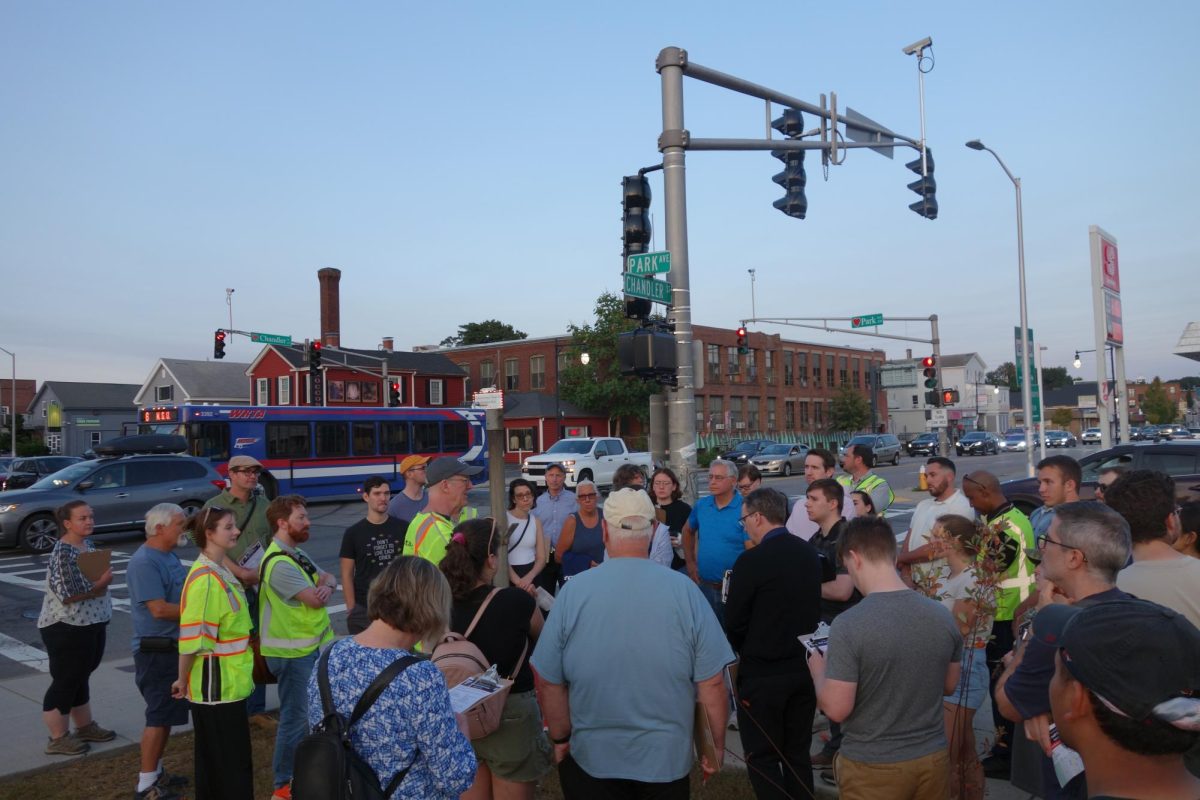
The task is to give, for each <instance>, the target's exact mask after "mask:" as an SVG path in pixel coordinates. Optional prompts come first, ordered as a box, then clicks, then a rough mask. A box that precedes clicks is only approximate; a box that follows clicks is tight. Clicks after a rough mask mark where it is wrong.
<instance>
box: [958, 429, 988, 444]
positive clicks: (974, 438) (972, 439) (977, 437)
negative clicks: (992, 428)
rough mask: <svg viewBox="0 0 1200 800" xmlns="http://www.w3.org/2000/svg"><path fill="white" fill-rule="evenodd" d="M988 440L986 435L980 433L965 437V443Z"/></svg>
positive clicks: (969, 434)
mask: <svg viewBox="0 0 1200 800" xmlns="http://www.w3.org/2000/svg"><path fill="white" fill-rule="evenodd" d="M986 438H987V434H986V433H979V432H978V431H973V432H971V433H968V434H967V435H966V436H964V437H963V441H964V442H975V441H978V440H980V439H986Z"/></svg>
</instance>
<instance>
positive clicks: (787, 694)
mask: <svg viewBox="0 0 1200 800" xmlns="http://www.w3.org/2000/svg"><path fill="white" fill-rule="evenodd" d="M786 520H787V497H786V496H784V495H783V494H781V493H780V492H778V491H776V490H774V489H756V490H754V491H753V492H751V493H750V494H749V495H747V496H746V498H745V501H744V504H743V506H742V524H743V526H744V527H745V530H746V533H747V535H749V536H750V538H751V540H753V541H754V543H755V545H756V546H755V547H753V548H751V549H749V550H747V551H746V552H744V553H742V554H741V555H740V556H738V559H737V561H736V562H734V565H733V575H732V577H731V578H730V580H729V597H728V599H727V600H726V604H725V633H726V635H727V636H728V637H729V643H730V644H732V645H733V649H734V650H735V651H737V653H738V655H739V656H740V658H741V661H740V663H739V665H738V676H737V692H738V700H739V702H738V729H739V730H740V732H741V736H742V746H743V747H744V748H745V752H746V762H747V764H748V765H749V771H750V785H751V786H753V787H754V794H755V796H756V797H758V798H759V800H763V799H764V798H786V797H811V796H812V792H813V783H812V766H811V764H810V762H809V755H808V754H809V746H810V745H811V743H812V723H813V715H814V714H815V713H816V709H817V700H816V694H815V692H814V690H813V684H812V678H811V677H809V674H808V663H807V661H806V660H805V650H804V646H803V645H802V644H800V641H799V640H798V638H797V637H799V636H800V635H802V634H805V633H811V632H812V631H814V630H816V628H817V623H818V622H819V621H820V616H821V564H820V557H819V556H818V555H817V551H816V549H815V548H814V547H813V546H812V545H810V544H809V543H808V542H806V541H804V540H802V539H799V538H797V537H795V536H792V535H791V534H789V533H788V530H787V528H785V527H784V522H785V521H786ZM801 787H803V790H801Z"/></svg>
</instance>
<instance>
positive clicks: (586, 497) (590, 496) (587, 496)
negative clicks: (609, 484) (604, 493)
mask: <svg viewBox="0 0 1200 800" xmlns="http://www.w3.org/2000/svg"><path fill="white" fill-rule="evenodd" d="M575 498H576V499H577V500H595V499H596V493H595V492H592V493H591V494H577V495H575Z"/></svg>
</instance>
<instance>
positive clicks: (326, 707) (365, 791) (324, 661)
mask: <svg viewBox="0 0 1200 800" xmlns="http://www.w3.org/2000/svg"><path fill="white" fill-rule="evenodd" d="M332 649H333V648H332V647H329V648H326V650H325V652H324V653H322V654H321V658H320V659H319V660H318V661H317V685H318V687H319V688H320V690H321V710H322V713H323V714H324V716H323V717H322V718H321V721H320V722H319V723H317V725H316V726H315V727H314V728H313V730H312V733H310V734H308V735H307V736H305V737H304V738H303V739H301V740H300V743H299V744H298V745H297V746H296V764H295V770H294V774H293V775H292V797H293V798H295V800H348V798H355V800H387V798H389V797H391V796H392V793H393V792H395V791H396V787H397V786H399V785H400V782H401V781H403V780H404V777H405V776H406V775H407V774H408V771H409V769H411V768H412V764H409V765H408V766H407V767H405V768H404V769H402V770H400V771H399V772H397V773H396V777H394V778H392V780H391V782H390V783H388V785H387V787H381V786H380V785H379V776H378V775H376V774H375V770H374V769H372V768H371V765H370V764H368V763H367V762H366V761H364V760H363V758H362V757H361V756H359V754H358V753H356V752H354V746H353V745H351V744H350V729H351V728H353V727H354V723H356V722H358V721H359V720H360V719H362V717H363V715H364V714H366V713H367V710H368V709H370V708H371V706H372V705H374V704H375V701H376V700H378V699H379V696H380V695H381V694H383V691H384V690H385V689H387V687H388V686H389V685H390V684H391V682H392V681H393V680H395V678H396V676H397V675H399V674H400V673H401V672H403V671H404V670H405V669H407V668H408V667H409V666H410V665H411V664H414V663H416V662H417V661H420V660H421V659H420V658H418V657H417V656H402V657H400V658H398V659H396V660H395V661H393V662H392V663H391V664H389V665H388V666H387V667H386V668H385V669H384V670H383V671H382V672H380V673H379V675H377V676H376V678H375V680H373V681H371V685H370V686H368V687H367V690H366V691H365V692H363V694H362V697H360V698H359V699H358V703H356V704H355V706H354V712H353V713H352V714H351V715H350V720H349V721H348V722H347V721H346V720H345V718H343V717H342V715H341V714H339V713H338V712H337V709H336V708H335V707H334V705H333V694H332V692H331V691H330V689H329V651H330V650H332Z"/></svg>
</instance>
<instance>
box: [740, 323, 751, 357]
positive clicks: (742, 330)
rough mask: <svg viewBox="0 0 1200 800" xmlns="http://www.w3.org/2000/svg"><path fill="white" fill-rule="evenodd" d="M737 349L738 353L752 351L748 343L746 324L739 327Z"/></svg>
mask: <svg viewBox="0 0 1200 800" xmlns="http://www.w3.org/2000/svg"><path fill="white" fill-rule="evenodd" d="M737 349H738V353H740V354H742V355H745V354H746V353H749V352H750V347H749V345H748V344H747V343H746V326H745V325H743V326H742V327H740V328H738V329H737Z"/></svg>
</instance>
